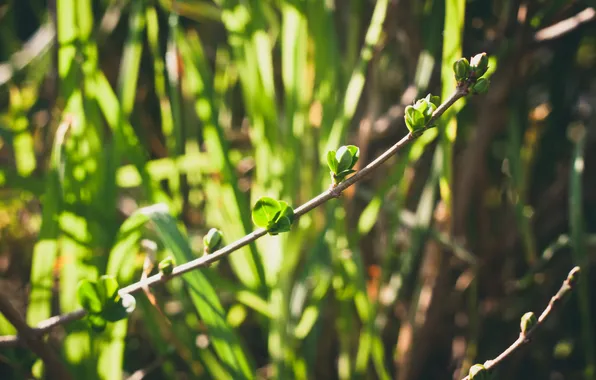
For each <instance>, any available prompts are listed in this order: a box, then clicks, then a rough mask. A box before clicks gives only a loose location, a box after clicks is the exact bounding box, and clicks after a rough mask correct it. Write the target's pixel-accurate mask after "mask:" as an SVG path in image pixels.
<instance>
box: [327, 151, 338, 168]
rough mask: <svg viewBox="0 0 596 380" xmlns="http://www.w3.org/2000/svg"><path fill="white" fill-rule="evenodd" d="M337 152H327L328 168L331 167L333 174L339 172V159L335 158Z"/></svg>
mask: <svg viewBox="0 0 596 380" xmlns="http://www.w3.org/2000/svg"><path fill="white" fill-rule="evenodd" d="M335 154H336V152H335V151H334V150H330V151H329V152H327V166H329V170H331V172H332V173H336V172H337V159H336V158H335Z"/></svg>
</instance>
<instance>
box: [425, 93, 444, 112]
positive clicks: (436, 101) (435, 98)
mask: <svg viewBox="0 0 596 380" xmlns="http://www.w3.org/2000/svg"><path fill="white" fill-rule="evenodd" d="M428 97H429V99H430V102H431V103H432V104H434V105H435V109H436V108H438V107H439V106H440V105H441V97H440V96H437V95H431V94H428Z"/></svg>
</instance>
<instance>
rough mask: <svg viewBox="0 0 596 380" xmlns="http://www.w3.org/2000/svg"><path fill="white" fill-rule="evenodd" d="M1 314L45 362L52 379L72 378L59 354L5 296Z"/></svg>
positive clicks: (0, 308)
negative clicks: (30, 325)
mask: <svg viewBox="0 0 596 380" xmlns="http://www.w3.org/2000/svg"><path fill="white" fill-rule="evenodd" d="M0 312H1V313H2V315H4V317H5V318H6V319H7V320H8V322H10V323H11V324H12V325H13V326H14V328H15V329H16V330H17V332H18V333H19V338H20V339H21V340H22V341H23V343H24V344H25V345H26V346H27V347H29V349H31V351H33V352H34V353H35V354H36V355H37V356H39V357H40V358H41V360H42V361H43V363H44V365H45V367H46V370H47V373H48V374H49V377H50V378H52V379H64V380H70V379H72V376H71V375H70V373H69V372H68V370H67V369H66V367H65V366H64V364H63V363H62V361H61V360H60V357H59V356H58V354H57V353H56V352H55V351H54V350H53V349H52V347H50V346H49V345H48V344H47V343H46V342H44V341H43V337H40V336H39V334H37V333H36V331H34V330H33V329H32V328H31V327H29V325H27V322H26V321H25V319H24V318H23V317H22V316H21V315H20V314H19V312H18V311H17V310H16V309H15V308H14V306H13V305H12V303H11V302H10V301H9V300H8V298H7V297H6V295H5V294H2V295H1V296H0Z"/></svg>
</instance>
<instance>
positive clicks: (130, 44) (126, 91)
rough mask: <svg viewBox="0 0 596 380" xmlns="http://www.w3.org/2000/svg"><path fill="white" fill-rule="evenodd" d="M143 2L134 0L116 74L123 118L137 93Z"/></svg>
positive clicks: (141, 42)
mask: <svg viewBox="0 0 596 380" xmlns="http://www.w3.org/2000/svg"><path fill="white" fill-rule="evenodd" d="M144 4H145V3H144V2H143V1H134V2H133V3H132V7H131V13H130V16H129V29H128V36H127V39H126V42H125V43H124V52H123V54H122V62H121V64H120V73H119V75H118V98H119V99H120V104H121V108H122V113H123V116H124V117H125V118H128V117H129V116H130V114H131V112H132V109H133V106H134V102H135V99H136V94H137V82H138V78H139V69H140V63H141V53H142V50H143V30H144V29H145V5H144Z"/></svg>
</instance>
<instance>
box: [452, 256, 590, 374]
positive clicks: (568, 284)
mask: <svg viewBox="0 0 596 380" xmlns="http://www.w3.org/2000/svg"><path fill="white" fill-rule="evenodd" d="M579 272H580V268H579V267H575V268H573V269H572V270H571V271H570V272H569V275H567V279H565V281H564V282H563V285H561V288H560V289H559V291H558V292H557V294H555V295H554V296H553V297H552V298H551V299H550V302H549V303H548V305H547V306H546V308H545V309H544V311H543V312H542V314H540V317H539V318H538V321H537V322H536V324H535V325H534V327H532V328H531V329H529V330H528V331H526V332H525V333H524V332H523V331H522V332H520V333H519V337H518V338H517V339H516V340H515V342H513V343H512V344H511V346H509V347H508V348H507V349H506V350H505V351H503V352H501V354H499V356H497V357H496V358H494V359H492V360H488V361H486V362H485V363H484V367H485V368H486V369H487V370H491V369H492V368H494V367H496V366H497V365H499V363H501V362H502V361H503V360H505V359H506V358H507V357H508V356H510V355H511V354H513V353H514V352H515V351H517V350H518V349H519V348H520V347H522V346H523V345H525V344H526V343H529V342H530V338H531V337H532V336H533V335H534V334H535V333H536V331H537V330H538V329H539V328H540V326H541V325H542V324H543V323H544V321H545V320H546V318H548V316H549V315H550V313H551V312H552V311H553V310H554V309H556V308H557V307H559V306H560V305H561V301H563V298H564V297H565V296H566V295H567V293H569V292H570V291H572V290H573V288H574V287H575V285H576V284H577V281H578V279H579ZM469 379H470V376H469V375H468V376H466V377H464V378H463V379H462V380H469Z"/></svg>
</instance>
